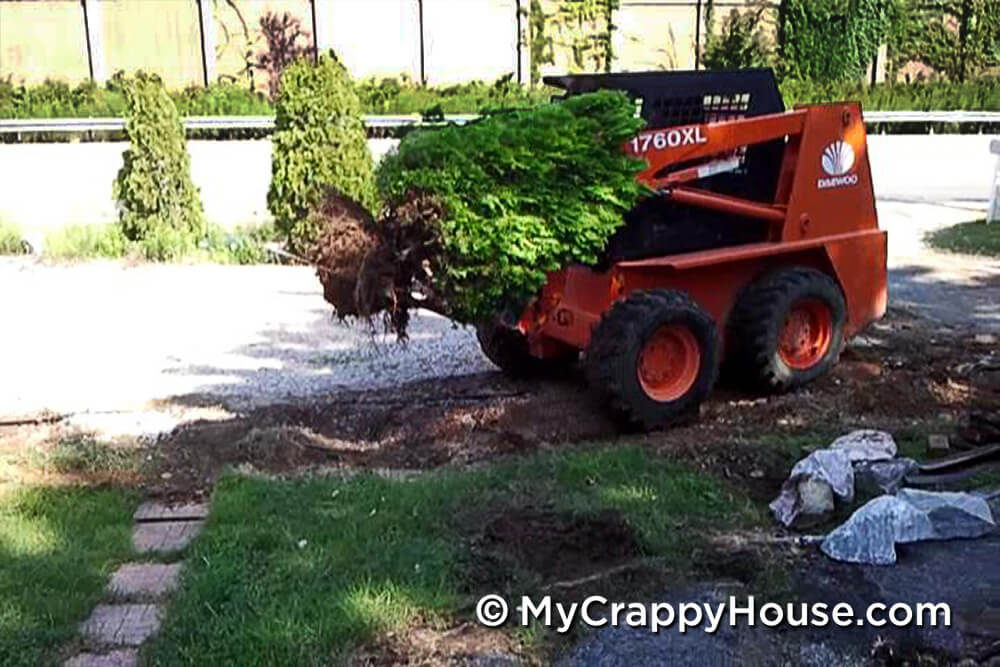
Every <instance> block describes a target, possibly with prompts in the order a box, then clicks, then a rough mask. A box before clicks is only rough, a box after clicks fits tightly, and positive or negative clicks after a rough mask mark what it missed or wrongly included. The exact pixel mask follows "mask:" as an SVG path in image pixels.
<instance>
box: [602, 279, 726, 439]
mask: <svg viewBox="0 0 1000 667" xmlns="http://www.w3.org/2000/svg"><path fill="white" fill-rule="evenodd" d="M664 331H673V332H684V331H686V332H688V333H687V334H684V338H685V339H686V340H690V341H692V343H693V345H694V346H695V347H696V348H697V354H696V355H693V356H692V355H687V357H688V358H692V359H693V358H694V357H696V359H695V361H694V364H696V365H695V366H693V367H692V366H691V365H690V364H687V365H685V364H683V363H682V364H681V365H682V366H683V367H684V368H686V369H688V370H689V371H690V372H689V373H688V377H687V379H686V380H683V381H680V382H679V383H676V384H673V385H671V388H670V389H668V390H666V391H665V392H663V393H661V394H660V395H655V390H654V389H651V386H650V384H649V383H647V381H646V380H645V379H644V378H645V374H644V370H643V366H644V364H643V362H642V359H643V355H644V354H645V353H646V350H648V349H649V345H650V344H652V343H653V342H654V338H655V337H656V336H659V335H661V332H664ZM665 349H667V350H671V351H677V347H667V348H665ZM691 351H693V350H691ZM675 356H677V355H675ZM661 358H663V357H661ZM665 358H666V359H667V361H668V362H669V363H671V364H672V363H674V362H673V360H672V359H671V357H670V356H669V355H668V356H667V357H665ZM668 365H669V364H668ZM692 368H693V370H691V369H692ZM718 369H719V350H718V339H717V336H716V329H715V323H714V322H713V321H712V318H711V317H710V316H709V315H708V314H707V313H706V312H705V311H703V310H702V309H701V308H699V307H698V306H697V305H696V304H694V303H693V302H692V301H691V300H690V299H689V298H688V296H687V295H686V294H683V293H681V292H675V291H671V290H637V291H634V292H631V293H630V294H629V295H628V296H627V297H625V298H624V299H622V300H620V301H618V302H616V303H615V304H614V305H613V306H612V307H611V308H610V309H609V310H608V311H607V312H605V313H604V315H603V317H601V321H600V322H599V323H598V325H597V326H596V327H594V331H593V334H592V336H591V339H590V346H589V347H588V348H587V375H588V380H589V382H590V385H591V387H592V388H593V389H594V390H595V391H597V392H598V393H599V394H600V395H602V397H603V398H604V399H605V400H606V401H607V402H608V403H609V405H610V407H611V409H612V410H613V411H614V412H615V413H616V415H618V416H619V417H620V418H622V419H623V420H624V421H625V422H627V423H628V424H630V425H632V426H638V427H640V428H644V429H655V428H661V427H663V426H666V425H668V424H670V423H673V422H676V421H678V420H679V419H681V418H684V417H689V416H691V415H692V414H696V413H697V410H698V407H699V406H700V405H701V402H702V401H703V400H704V399H705V397H706V396H708V394H709V392H710V391H711V390H712V387H713V386H714V384H715V380H716V377H717V376H718Z"/></svg>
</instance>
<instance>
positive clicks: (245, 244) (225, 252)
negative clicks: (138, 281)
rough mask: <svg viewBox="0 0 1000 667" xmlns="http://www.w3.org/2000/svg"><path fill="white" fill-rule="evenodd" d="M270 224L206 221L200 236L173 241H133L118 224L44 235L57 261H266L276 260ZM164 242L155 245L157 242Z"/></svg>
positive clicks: (77, 227) (78, 227)
mask: <svg viewBox="0 0 1000 667" xmlns="http://www.w3.org/2000/svg"><path fill="white" fill-rule="evenodd" d="M277 236H278V235H277V232H276V231H275V229H274V226H273V225H271V224H261V225H246V226H242V227H236V228H235V229H232V230H225V229H222V228H221V227H218V226H216V225H206V228H205V233H204V235H203V236H201V237H200V238H198V239H195V240H190V241H189V240H185V241H184V242H183V243H181V244H172V242H171V240H170V238H169V237H168V238H166V239H160V238H158V237H153V238H152V239H146V240H144V241H141V242H140V241H131V240H129V239H127V238H126V237H125V236H124V234H122V231H121V228H120V227H119V226H118V225H116V224H108V225H71V226H69V227H63V228H60V229H55V230H52V231H49V232H48V233H47V234H46V235H45V246H44V253H43V254H44V256H45V257H46V258H48V259H53V260H57V261H74V260H86V259H120V258H123V257H128V258H134V259H147V260H154V261H186V262H214V263H217V264H266V263H271V262H274V261H275V259H276V258H275V256H274V255H273V254H272V253H270V252H268V250H267V249H266V247H265V246H266V244H268V243H270V242H272V241H274V240H275V239H276V238H277ZM158 243H159V244H161V245H156V244H158Z"/></svg>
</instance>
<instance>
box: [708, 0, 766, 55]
mask: <svg viewBox="0 0 1000 667" xmlns="http://www.w3.org/2000/svg"><path fill="white" fill-rule="evenodd" d="M767 10H768V6H767V5H766V4H764V3H763V2H761V3H760V4H759V5H758V6H757V7H755V8H753V9H750V10H748V11H745V12H742V13H741V12H740V11H738V10H736V9H733V10H732V11H730V13H729V15H728V16H726V18H725V19H723V21H722V26H721V29H720V31H719V33H718V34H716V32H715V30H714V24H715V20H714V11H715V3H714V2H713V0H708V1H707V2H706V3H705V31H706V34H705V46H704V52H703V54H702V56H701V62H702V64H703V65H704V66H705V68H706V69H712V70H733V69H743V68H747V67H766V66H767V65H769V64H771V61H772V60H773V55H774V47H773V45H772V44H771V43H770V41H771V40H770V38H769V37H768V35H767V31H766V30H765V28H764V26H763V25H761V23H762V19H763V17H764V13H765V12H766V11H767Z"/></svg>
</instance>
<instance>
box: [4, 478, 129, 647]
mask: <svg viewBox="0 0 1000 667" xmlns="http://www.w3.org/2000/svg"><path fill="white" fill-rule="evenodd" d="M137 502H138V500H137V496H136V495H135V494H134V493H132V492H129V491H123V490H116V489H98V488H86V487H73V488H54V487H30V488H29V487H14V488H4V487H2V486H0V664H2V665H4V666H5V667H14V666H18V665H25V666H28V665H32V666H33V665H42V664H49V663H56V662H57V661H58V659H59V658H65V657H66V656H60V655H58V654H59V652H60V651H61V650H62V649H63V648H64V647H65V646H66V645H67V643H68V642H70V641H71V640H72V638H73V637H74V636H75V634H76V628H77V625H78V624H79V623H80V622H81V621H83V620H84V618H86V616H87V614H88V613H89V611H90V609H91V607H93V606H94V605H95V604H96V603H97V602H98V600H99V599H100V598H101V592H102V590H103V588H104V585H105V584H106V582H107V580H108V577H109V576H110V574H111V572H112V571H113V570H114V568H115V567H116V566H117V565H118V564H119V563H121V562H123V561H125V560H126V559H127V558H129V557H130V556H131V555H132V553H133V552H132V542H131V525H132V521H131V517H132V512H133V511H134V509H135V507H136V504H137Z"/></svg>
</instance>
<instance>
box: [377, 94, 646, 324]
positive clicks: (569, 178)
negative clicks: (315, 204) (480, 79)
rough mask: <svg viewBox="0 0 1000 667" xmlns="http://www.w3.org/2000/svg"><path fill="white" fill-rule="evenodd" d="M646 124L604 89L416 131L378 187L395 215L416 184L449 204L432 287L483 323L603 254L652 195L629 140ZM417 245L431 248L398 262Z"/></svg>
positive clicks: (456, 312) (461, 314) (439, 228)
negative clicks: (626, 146) (565, 270)
mask: <svg viewBox="0 0 1000 667" xmlns="http://www.w3.org/2000/svg"><path fill="white" fill-rule="evenodd" d="M641 126H642V121H641V120H639V119H637V118H636V117H635V105H634V103H633V102H632V101H630V100H629V99H628V98H627V97H626V96H625V95H624V94H622V93H619V92H612V91H603V92H598V93H592V94H588V95H578V96H574V97H571V98H569V99H567V100H565V101H563V102H561V103H558V104H548V105H544V106H540V107H537V108H535V109H531V110H523V111H513V112H509V113H501V114H496V115H493V116H488V117H486V118H484V119H483V120H480V121H479V122H476V123H471V124H469V125H465V126H448V127H445V128H442V129H438V130H426V131H421V132H416V133H413V134H411V135H409V136H407V137H406V138H405V139H404V140H403V141H402V143H401V144H400V146H399V151H398V152H397V153H395V154H390V155H389V156H387V157H386V158H385V159H384V160H383V161H382V162H381V164H380V165H379V169H378V182H379V189H380V191H381V193H382V194H383V197H384V199H385V201H387V202H388V203H389V205H390V209H391V210H393V211H395V215H396V216H397V217H399V211H400V209H401V208H405V206H406V204H407V203H408V202H411V201H413V199H414V193H420V194H421V196H426V197H430V198H432V199H433V200H434V201H435V202H436V203H437V204H438V205H439V206H440V207H441V209H442V215H441V216H440V217H437V218H436V219H433V218H432V219H430V221H429V224H430V226H431V229H430V231H431V232H432V234H431V236H432V237H433V238H434V239H435V240H436V243H439V244H440V249H439V250H437V251H435V252H433V253H432V255H431V256H429V257H428V261H429V263H430V267H431V269H432V270H431V273H432V275H433V284H434V289H435V291H437V292H439V293H440V294H442V295H443V296H444V301H445V302H446V303H447V307H448V311H449V312H448V314H449V315H451V316H452V317H454V318H455V319H457V320H459V321H463V322H476V321H480V320H483V319H487V318H489V317H492V316H493V315H495V314H496V313H497V312H499V311H501V310H503V309H504V308H505V307H506V306H509V305H514V306H515V307H516V306H520V305H523V303H524V301H525V300H526V299H527V298H529V297H530V296H531V295H533V294H534V293H535V292H537V290H538V289H539V288H540V287H541V286H542V285H543V284H544V282H545V280H546V274H547V273H548V272H550V271H553V270H556V269H558V268H560V267H562V266H564V265H566V264H568V263H584V264H589V263H593V262H595V261H596V260H597V255H598V253H599V252H600V250H601V249H602V248H603V247H604V245H605V243H606V241H607V239H608V237H609V236H610V235H611V234H612V233H613V232H614V230H615V229H617V228H618V227H619V226H620V225H621V224H622V215H623V213H624V212H625V211H627V210H628V209H630V208H631V207H632V206H633V205H634V204H635V201H636V200H637V198H638V197H639V196H640V195H641V193H642V192H643V188H642V187H641V186H640V185H638V184H637V183H636V181H635V174H636V172H637V171H638V170H639V169H640V168H641V167H642V165H643V164H644V162H642V161H639V160H635V159H633V158H631V157H628V156H627V155H626V154H625V153H624V152H623V151H622V148H621V147H622V144H623V143H624V142H625V141H626V140H628V139H629V138H630V137H632V136H634V135H635V133H636V132H637V131H638V130H639V129H640V128H641ZM390 217H392V215H390ZM381 231H382V233H383V234H384V233H385V229H384V228H383V229H382V230H381ZM410 252H422V253H425V254H426V253H427V252H428V251H427V250H426V248H416V249H406V248H403V249H400V250H399V254H400V258H399V260H400V261H402V259H404V258H405V257H406V255H407V254H408V253H410ZM397 263H398V262H397ZM397 287H400V290H399V291H400V293H401V294H405V291H406V289H408V288H409V286H408V285H397Z"/></svg>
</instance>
